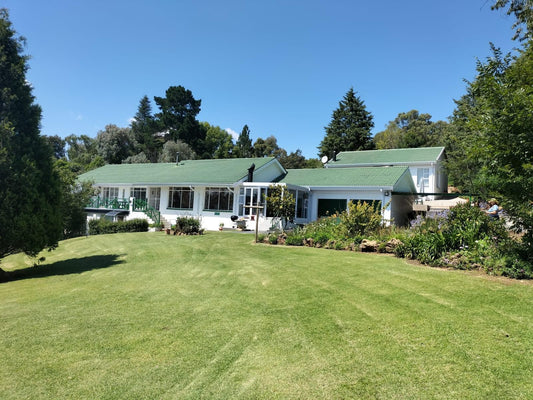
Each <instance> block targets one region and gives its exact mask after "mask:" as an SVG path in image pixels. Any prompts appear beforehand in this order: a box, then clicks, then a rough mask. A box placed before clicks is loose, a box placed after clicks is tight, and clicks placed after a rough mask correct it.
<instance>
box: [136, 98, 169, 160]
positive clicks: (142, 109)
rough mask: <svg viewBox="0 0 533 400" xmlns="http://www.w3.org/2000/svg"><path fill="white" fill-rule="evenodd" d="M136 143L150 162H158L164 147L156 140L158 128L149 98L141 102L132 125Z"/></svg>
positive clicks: (160, 141) (161, 142)
mask: <svg viewBox="0 0 533 400" xmlns="http://www.w3.org/2000/svg"><path fill="white" fill-rule="evenodd" d="M131 130H132V132H133V135H134V138H135V141H136V142H137V147H138V151H139V152H143V153H144V154H145V155H146V157H147V158H148V159H149V160H150V162H157V157H158V154H159V152H160V151H161V148H162V146H163V141H162V140H158V139H157V138H156V136H155V135H156V133H157V131H158V126H157V122H156V120H155V118H154V117H153V115H152V106H151V104H150V99H148V96H143V98H142V99H141V101H140V102H139V107H138V109H137V113H136V114H135V117H134V119H133V122H132V123H131Z"/></svg>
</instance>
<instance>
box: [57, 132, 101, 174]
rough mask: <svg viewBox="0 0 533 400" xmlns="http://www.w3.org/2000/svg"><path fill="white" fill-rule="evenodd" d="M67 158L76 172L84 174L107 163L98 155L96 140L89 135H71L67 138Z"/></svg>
mask: <svg viewBox="0 0 533 400" xmlns="http://www.w3.org/2000/svg"><path fill="white" fill-rule="evenodd" d="M65 142H66V144H67V157H68V160H69V161H70V162H71V164H72V166H73V168H75V169H74V170H75V172H76V173H77V174H82V173H84V172H87V171H90V170H92V169H95V168H98V167H101V166H103V165H105V161H104V159H103V158H102V157H100V156H99V155H98V151H97V148H96V140H95V139H93V138H92V137H89V136H87V135H80V136H76V135H69V136H67V137H66V138H65Z"/></svg>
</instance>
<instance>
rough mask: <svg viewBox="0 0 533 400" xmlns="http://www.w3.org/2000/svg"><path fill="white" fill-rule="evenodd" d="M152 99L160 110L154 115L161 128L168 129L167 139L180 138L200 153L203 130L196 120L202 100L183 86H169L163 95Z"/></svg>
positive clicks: (203, 137) (201, 150)
mask: <svg viewBox="0 0 533 400" xmlns="http://www.w3.org/2000/svg"><path fill="white" fill-rule="evenodd" d="M154 100H155V102H156V104H157V105H158V107H159V109H160V110H161V112H160V113H158V114H156V115H155V117H156V118H158V119H159V121H160V123H161V126H162V128H163V130H164V131H168V139H171V140H174V141H176V140H181V141H182V142H185V143H187V144H188V145H189V146H191V147H192V149H193V150H194V151H195V152H196V153H197V154H202V153H203V144H204V143H203V142H204V140H205V131H204V130H203V129H201V127H200V124H199V122H198V121H197V120H196V116H197V115H198V113H199V112H200V110H201V108H200V106H201V104H202V101H201V100H196V99H195V98H194V96H193V95H192V92H191V91H190V90H187V89H185V88H184V87H183V86H171V87H169V88H168V89H167V91H166V93H165V97H157V96H156V97H154Z"/></svg>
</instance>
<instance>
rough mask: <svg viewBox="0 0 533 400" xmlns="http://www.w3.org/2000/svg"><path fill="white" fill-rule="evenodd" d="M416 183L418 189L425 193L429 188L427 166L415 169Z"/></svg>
mask: <svg viewBox="0 0 533 400" xmlns="http://www.w3.org/2000/svg"><path fill="white" fill-rule="evenodd" d="M416 185H417V186H418V190H419V191H420V192H422V193H425V192H427V191H428V190H429V168H417V169H416Z"/></svg>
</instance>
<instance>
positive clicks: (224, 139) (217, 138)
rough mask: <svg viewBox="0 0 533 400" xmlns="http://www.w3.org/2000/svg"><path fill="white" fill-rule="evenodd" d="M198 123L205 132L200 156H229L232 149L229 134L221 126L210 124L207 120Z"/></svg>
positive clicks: (231, 140) (231, 139)
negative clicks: (202, 151)
mask: <svg viewBox="0 0 533 400" xmlns="http://www.w3.org/2000/svg"><path fill="white" fill-rule="evenodd" d="M200 125H201V127H202V129H204V130H205V132H206V133H205V143H204V153H203V156H202V158H209V159H211V158H231V157H232V156H233V154H232V152H233V149H234V145H233V138H232V137H231V135H230V134H229V133H228V132H226V131H225V130H224V129H222V128H221V127H219V126H212V125H210V124H209V123H207V122H202V123H201V124H200Z"/></svg>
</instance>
